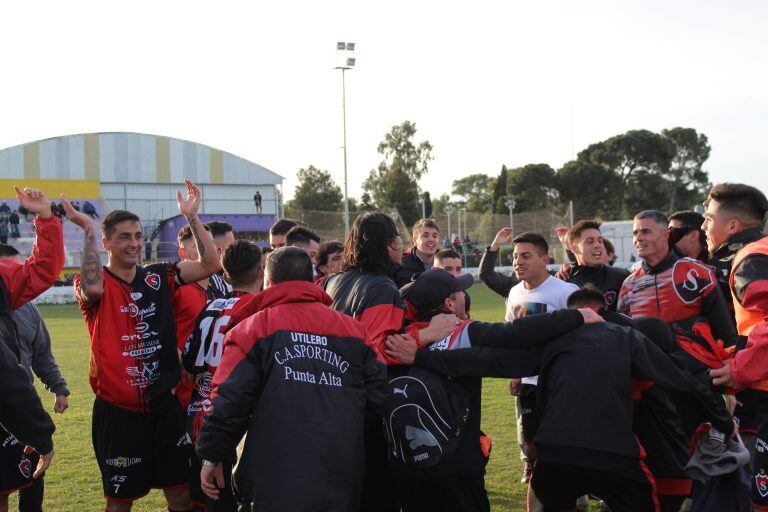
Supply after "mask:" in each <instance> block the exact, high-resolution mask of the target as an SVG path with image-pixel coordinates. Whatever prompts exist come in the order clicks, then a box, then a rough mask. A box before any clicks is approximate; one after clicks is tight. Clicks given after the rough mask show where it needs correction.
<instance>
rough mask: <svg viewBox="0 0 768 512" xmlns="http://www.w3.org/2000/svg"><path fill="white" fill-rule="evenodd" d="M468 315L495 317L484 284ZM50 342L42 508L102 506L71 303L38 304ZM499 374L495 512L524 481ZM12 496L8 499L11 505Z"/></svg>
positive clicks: (486, 420) (151, 504)
mask: <svg viewBox="0 0 768 512" xmlns="http://www.w3.org/2000/svg"><path fill="white" fill-rule="evenodd" d="M470 292H471V295H472V316H473V318H475V319H478V320H487V321H499V320H501V319H502V318H503V315H504V307H503V302H502V300H501V298H500V297H498V296H497V295H495V294H494V293H493V292H491V291H490V290H488V289H487V288H486V287H485V286H483V285H475V286H474V287H473V288H472V289H471V290H470ZM40 310H41V312H42V314H43V318H45V321H46V324H47V325H48V329H49V330H50V333H51V339H52V342H53V352H54V355H55V356H56V359H57V361H58V363H59V366H60V367H61V370H62V372H63V374H64V376H65V378H66V379H67V382H68V384H69V387H70V389H71V391H72V395H71V396H70V408H69V410H67V411H66V413H64V414H63V415H58V414H57V415H55V417H54V421H55V422H56V427H57V429H56V434H55V436H54V444H55V450H56V454H55V458H54V461H53V465H52V467H51V469H50V470H49V472H48V474H47V475H46V493H45V509H46V510H50V511H56V512H85V511H101V510H103V509H104V504H103V498H102V489H101V478H100V476H99V470H98V467H97V465H96V460H95V458H94V456H93V448H92V446H91V407H92V405H93V393H92V391H91V389H90V386H89V384H88V347H89V342H88V333H87V331H86V329H85V323H84V321H83V319H82V317H81V316H80V312H79V311H78V309H77V307H76V306H75V305H55V306H41V307H40ZM507 389H508V387H507V381H506V380H504V379H486V381H485V383H484V386H483V424H482V428H483V430H484V431H485V433H486V434H487V435H489V436H491V438H492V439H493V452H492V455H491V462H490V464H489V466H488V473H487V475H486V486H487V488H488V494H489V497H490V500H491V505H492V509H493V510H494V511H504V512H511V511H520V510H524V509H525V486H523V485H521V484H520V483H518V482H519V479H520V472H521V466H520V460H519V456H518V450H517V441H516V434H515V414H514V406H513V401H512V398H511V397H510V396H509V392H508V391H507ZM38 391H39V393H40V396H41V397H43V403H44V404H45V406H46V408H47V409H48V410H50V411H52V409H53V401H54V397H53V395H52V394H51V393H49V392H47V391H46V390H45V389H44V388H43V387H42V386H39V383H38ZM14 507H15V499H14V498H12V500H11V510H14ZM133 510H135V511H140V512H144V511H146V512H149V511H152V512H155V511H164V510H166V508H165V507H164V500H163V497H162V494H161V493H160V492H158V491H153V492H152V493H150V495H149V496H148V497H146V498H144V499H142V500H140V501H138V502H136V504H135V505H134V507H133Z"/></svg>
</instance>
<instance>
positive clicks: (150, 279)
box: [144, 272, 160, 290]
mask: <svg viewBox="0 0 768 512" xmlns="http://www.w3.org/2000/svg"><path fill="white" fill-rule="evenodd" d="M144 282H145V283H147V286H149V287H150V288H152V289H153V290H159V289H160V276H159V275H157V274H155V273H153V272H150V273H149V274H147V277H145V278H144Z"/></svg>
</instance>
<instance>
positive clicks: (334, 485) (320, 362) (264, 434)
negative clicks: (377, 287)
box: [196, 281, 385, 511]
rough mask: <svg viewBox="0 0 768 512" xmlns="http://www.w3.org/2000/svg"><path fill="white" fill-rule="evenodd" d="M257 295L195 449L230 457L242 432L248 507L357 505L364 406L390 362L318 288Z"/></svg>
mask: <svg viewBox="0 0 768 512" xmlns="http://www.w3.org/2000/svg"><path fill="white" fill-rule="evenodd" d="M259 297H260V301H261V304H260V306H261V310H260V311H259V312H258V313H256V314H255V315H253V316H251V317H249V318H247V319H246V320H244V321H242V322H241V323H240V324H238V325H237V326H236V327H234V328H233V329H231V330H230V331H229V332H228V333H227V335H226V338H225V342H224V352H223V355H222V357H221V361H220V363H219V367H218V369H217V371H216V374H215V376H214V381H213V388H214V390H213V397H214V399H213V412H212V413H211V414H210V415H209V416H208V417H207V418H206V419H205V422H204V424H203V428H202V430H201V431H200V435H199V438H198V442H197V448H196V452H197V455H198V456H199V457H200V458H201V459H206V460H212V461H221V460H225V459H226V458H227V456H228V454H229V453H231V451H232V450H234V448H235V447H236V446H237V444H238V442H239V441H240V439H241V437H242V436H243V434H245V435H246V437H245V443H244V448H243V452H242V455H241V456H240V460H239V462H238V467H237V470H236V471H235V475H234V479H233V487H234V489H235V492H236V494H237V495H238V496H239V497H240V499H241V500H242V501H243V502H244V503H245V504H247V505H250V506H251V507H252V508H253V509H254V510H260V511H272V510H274V511H284V510H330V511H337V510H338V511H348V510H356V508H357V505H358V502H359V499H360V490H361V487H362V479H363V427H364V419H365V411H366V406H367V405H370V404H369V402H371V401H373V402H377V401H378V400H379V398H380V395H379V393H380V386H381V385H382V384H383V383H384V380H385V367H384V365H383V364H381V363H380V362H378V361H377V360H376V355H375V354H374V352H373V351H372V350H371V349H370V348H369V347H368V346H366V343H365V342H366V337H367V333H366V329H365V326H364V325H363V324H361V323H360V322H357V321H355V320H353V319H352V318H350V317H348V316H345V315H342V314H341V313H337V312H335V311H332V310H331V309H330V308H329V307H328V305H330V304H331V299H330V297H328V295H326V294H325V293H324V292H323V290H322V289H321V288H320V287H318V286H317V285H315V284H313V283H308V282H303V281H289V282H284V283H280V284H278V285H274V286H272V287H270V288H268V289H266V290H265V291H264V292H262V293H261V294H259Z"/></svg>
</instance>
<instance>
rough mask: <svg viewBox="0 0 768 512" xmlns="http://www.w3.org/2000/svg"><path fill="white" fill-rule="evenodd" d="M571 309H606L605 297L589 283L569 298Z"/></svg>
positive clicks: (568, 303)
mask: <svg viewBox="0 0 768 512" xmlns="http://www.w3.org/2000/svg"><path fill="white" fill-rule="evenodd" d="M567 305H568V308H569V309H576V308H583V307H588V308H591V307H598V308H604V307H605V295H603V292H601V291H600V290H599V289H598V288H597V287H596V286H595V285H593V284H591V283H587V284H585V285H584V286H582V287H581V288H579V289H578V290H576V291H575V292H573V293H572V294H570V295H569V296H568V302H567Z"/></svg>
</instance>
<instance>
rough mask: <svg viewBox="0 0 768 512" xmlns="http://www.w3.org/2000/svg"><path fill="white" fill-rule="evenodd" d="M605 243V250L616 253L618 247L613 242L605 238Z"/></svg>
mask: <svg viewBox="0 0 768 512" xmlns="http://www.w3.org/2000/svg"><path fill="white" fill-rule="evenodd" d="M603 245H604V246H605V252H607V253H608V254H614V255H615V254H616V248H615V247H614V246H613V242H611V241H610V240H608V239H607V238H603Z"/></svg>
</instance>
